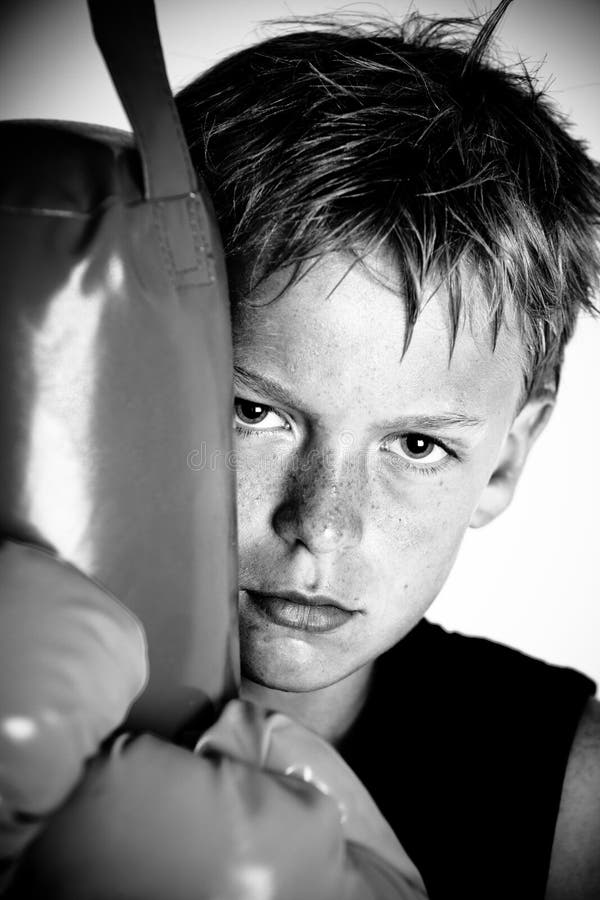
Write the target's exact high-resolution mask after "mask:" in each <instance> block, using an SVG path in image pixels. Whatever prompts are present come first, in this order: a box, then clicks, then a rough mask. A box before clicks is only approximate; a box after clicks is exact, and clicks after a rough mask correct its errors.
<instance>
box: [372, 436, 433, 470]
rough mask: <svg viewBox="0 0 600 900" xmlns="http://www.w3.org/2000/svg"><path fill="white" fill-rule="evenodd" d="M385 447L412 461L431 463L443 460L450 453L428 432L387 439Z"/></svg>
mask: <svg viewBox="0 0 600 900" xmlns="http://www.w3.org/2000/svg"><path fill="white" fill-rule="evenodd" d="M384 449H385V450H389V451H390V452H391V453H395V454H397V455H398V456H401V457H402V458H403V459H406V460H408V461H409V462H412V463H419V462H426V463H428V464H429V465H431V464H435V463H439V462H442V460H443V459H445V458H446V457H447V456H449V453H448V451H447V450H445V449H444V448H443V447H442V446H441V445H440V444H439V443H438V442H437V441H434V440H433V438H430V437H428V436H427V435H426V434H417V433H410V434H402V435H398V436H397V437H394V438H388V439H387V440H386V441H385V444H384Z"/></svg>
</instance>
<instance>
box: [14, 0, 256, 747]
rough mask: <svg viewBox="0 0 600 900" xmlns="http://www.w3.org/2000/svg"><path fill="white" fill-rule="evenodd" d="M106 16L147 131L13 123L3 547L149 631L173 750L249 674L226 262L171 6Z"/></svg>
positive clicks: (156, 721)
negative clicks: (182, 86) (186, 105)
mask: <svg viewBox="0 0 600 900" xmlns="http://www.w3.org/2000/svg"><path fill="white" fill-rule="evenodd" d="M89 5H90V10H91V13H92V20H93V25H94V29H95V33H96V38H97V41H98V43H99V45H100V48H101V50H102V52H103V54H104V57H105V59H106V62H107V64H108V67H109V69H110V71H111V74H112V77H113V81H114V83H115V86H116V88H117V91H118V92H119V95H120V97H121V100H122V102H123V105H124V107H125V109H126V112H127V114H128V117H129V119H130V122H131V125H132V128H133V137H131V136H130V135H128V134H126V133H122V132H118V131H114V130H111V129H105V128H99V127H95V126H89V125H81V124H66V123H58V122H57V123H52V122H27V121H23V122H10V123H1V124H0V272H1V273H2V274H1V287H0V291H1V302H0V377H1V380H2V385H3V389H2V395H1V400H0V470H1V471H2V478H1V479H0V534H1V536H2V540H3V541H7V540H13V541H14V540H16V541H20V542H24V543H27V544H33V545H36V546H41V547H43V548H45V549H46V550H48V551H50V552H51V553H53V554H56V556H57V557H59V558H60V559H61V560H62V561H65V562H67V563H69V564H71V565H73V566H75V567H76V568H77V569H78V570H80V572H81V573H83V574H84V575H85V576H87V577H88V578H91V579H93V580H94V581H95V582H97V583H98V584H99V585H100V586H102V587H104V588H105V589H107V590H108V591H109V592H110V593H112V594H113V595H114V596H115V597H116V598H117V599H118V600H119V601H121V603H122V604H124V605H125V606H126V607H128V608H129V609H130V610H131V611H132V612H133V613H134V614H135V615H136V616H137V617H138V618H139V619H140V620H141V622H142V624H143V626H144V629H145V632H146V638H147V643H148V653H149V663H150V678H149V683H148V685H147V688H146V690H145V691H144V692H143V694H142V696H141V697H140V699H139V700H138V701H137V702H136V703H135V705H134V707H133V709H132V711H131V713H130V719H129V721H128V723H127V724H128V726H129V727H131V728H133V729H135V730H141V729H143V730H148V731H153V732H155V733H157V734H160V735H162V736H164V737H168V738H173V737H175V736H176V735H177V734H178V732H179V731H180V730H181V729H182V727H183V726H184V725H186V723H189V722H190V720H195V721H196V722H202V721H204V722H210V721H212V719H214V717H215V715H216V714H217V713H218V712H219V710H220V709H221V706H222V704H223V703H224V701H225V700H226V699H227V698H229V697H231V696H233V695H234V694H235V693H236V687H237V681H238V669H239V663H238V649H237V620H236V610H237V581H236V548H235V519H234V506H233V501H234V482H233V478H234V473H233V471H232V466H231V453H230V441H231V401H232V387H231V338H230V320H229V308H228V297H227V290H226V278H225V268H224V262H223V256H222V251H221V246H220V242H219V236H218V233H217V229H216V226H215V222H214V217H213V213H212V209H211V204H210V200H209V198H208V196H207V195H206V192H205V189H204V187H203V185H202V184H201V183H200V184H199V183H198V179H197V177H196V175H195V174H194V172H193V169H192V166H191V162H190V160H189V156H188V153H187V148H186V146H185V143H184V140H183V135H182V132H181V128H180V125H179V120H178V118H177V113H176V110H175V106H174V103H173V100H172V97H171V93H170V90H169V87H168V82H167V79H166V74H165V70H164V63H163V59H162V55H161V52H160V43H159V40H158V30H157V26H156V19H155V17H154V10H153V7H152V4H151V3H149V2H140V0H128V2H127V3H123V2H122V0H116V2H113V0H90V4H89ZM0 602H1V585H0Z"/></svg>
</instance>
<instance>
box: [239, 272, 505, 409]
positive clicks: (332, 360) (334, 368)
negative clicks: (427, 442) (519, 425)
mask: <svg viewBox="0 0 600 900" xmlns="http://www.w3.org/2000/svg"><path fill="white" fill-rule="evenodd" d="M365 262H366V264H362V263H358V264H353V260H352V259H351V258H349V257H347V256H345V255H342V254H330V255H326V256H323V257H321V258H320V259H319V261H318V262H317V263H316V264H313V265H312V266H311V267H309V268H308V269H306V270H305V271H304V273H303V274H302V275H301V277H300V278H299V279H297V280H295V281H294V282H292V283H291V284H290V283H289V282H290V272H288V271H281V272H277V273H275V274H274V275H272V276H271V277H270V278H269V279H267V280H266V281H264V282H263V283H262V284H261V285H260V286H259V287H258V288H257V289H256V290H255V291H253V292H252V293H250V294H248V295H247V296H243V278H244V273H243V271H240V272H238V273H237V277H236V275H235V274H234V278H233V298H234V310H235V314H234V345H235V354H236V360H237V362H238V364H240V365H243V367H244V368H246V369H248V368H249V369H250V370H251V371H255V372H256V373H257V374H261V375H263V376H267V377H270V378H274V379H276V380H281V379H283V380H285V381H286V383H291V384H293V383H296V384H301V385H302V386H303V388H304V390H305V391H306V392H307V393H310V395H311V396H312V397H313V398H314V400H315V402H318V400H319V398H320V397H323V398H329V400H331V397H330V394H331V388H332V386H333V385H335V386H336V390H337V391H338V393H339V394H340V395H341V396H340V402H342V401H343V402H345V401H347V400H348V397H349V396H352V398H353V402H354V403H355V404H360V403H361V402H362V403H365V404H370V405H371V406H373V405H374V404H376V406H377V409H378V410H380V411H382V412H383V411H384V410H385V409H386V401H389V404H388V405H393V406H394V408H395V409H396V410H398V406H399V404H401V406H402V410H403V411H404V412H407V413H410V412H413V411H419V412H420V411H422V407H423V406H431V405H432V404H435V405H436V408H437V410H438V411H439V412H444V411H452V412H456V411H460V410H461V409H464V411H465V412H467V414H472V413H473V412H474V410H476V411H477V412H479V413H480V414H481V415H489V414H491V413H494V412H497V411H498V408H499V407H501V408H502V410H506V409H507V408H508V406H510V408H511V409H512V410H513V412H514V411H516V406H517V403H518V398H519V395H520V391H521V387H522V366H523V361H522V348H521V342H520V340H519V338H518V336H517V332H516V330H513V329H512V328H511V327H510V326H508V325H506V326H503V327H502V329H501V331H500V334H499V336H498V340H497V342H496V346H495V347H493V344H492V340H491V332H490V328H489V326H488V325H487V323H486V322H485V321H483V319H484V317H478V316H474V317H472V319H469V321H468V322H467V321H466V320H465V322H463V323H462V324H461V325H460V326H459V329H458V332H457V334H456V339H455V341H454V342H453V341H452V332H451V328H450V322H449V317H448V297H447V292H446V290H445V288H444V286H443V285H441V286H440V287H439V289H438V290H437V291H436V292H435V293H434V294H433V296H432V297H430V299H429V300H428V301H427V302H426V303H425V304H424V306H423V308H422V310H421V312H420V314H419V317H418V319H417V322H416V325H415V327H414V331H413V333H412V336H411V340H410V343H409V345H408V348H407V350H406V352H405V353H404V352H403V351H404V345H405V336H406V311H405V306H404V303H403V301H402V297H401V294H400V287H399V284H398V278H397V274H396V273H395V270H394V267H393V266H392V265H391V263H390V262H389V261H388V260H387V259H386V257H384V256H382V255H379V256H376V255H372V256H371V257H368V258H367V259H366V261H365ZM473 290H476V288H475V287H473ZM470 300H471V302H473V303H476V302H477V297H473V298H470ZM478 320H482V321H480V322H479V324H478ZM412 407H414V410H413V409H412Z"/></svg>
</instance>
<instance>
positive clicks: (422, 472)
mask: <svg viewBox="0 0 600 900" xmlns="http://www.w3.org/2000/svg"><path fill="white" fill-rule="evenodd" d="M242 402H246V403H252V402H254V401H251V400H246V399H245V398H243V397H235V398H234V407H235V406H236V405H237V404H238V403H242ZM256 406H262V407H263V409H265V410H268V411H269V412H273V413H275V414H276V415H279V416H281V417H282V418H283V416H282V414H281V413H279V412H277V410H276V409H275V408H274V407H272V406H269V404H267V403H258V402H256ZM235 429H236V431H237V433H238V434H239V435H240V437H242V438H254V437H256V435H257V434H260V433H261V432H260V430H259V429H256V428H248V427H246V426H244V425H242V424H240V423H239V422H236V423H235ZM273 430H274V429H267V430H266V431H264V432H262V433H263V434H265V433H266V434H268V433H269V432H270V431H273ZM286 430H291V426H290V425H289V423H286ZM408 434H413V435H418V436H419V437H423V438H426V439H427V440H428V441H431V442H432V443H433V444H435V446H436V447H440V448H441V449H442V450H443V451H444V452H445V453H446V456H445V457H444V459H442V460H440V461H439V462H437V463H435V464H433V465H421V466H420V465H417V464H415V463H411V461H410V460H409V459H406V458H405V457H403V456H400V455H399V454H394V453H393V451H391V450H389V451H386V452H388V453H389V454H390V456H391V457H392V458H395V459H398V460H400V461H401V464H402V468H403V470H404V471H409V472H413V473H415V474H416V475H419V476H424V477H433V476H435V475H438V474H439V473H440V472H441V471H442V470H443V469H445V468H446V466H447V465H448V463H449V461H450V460H452V459H454V460H457V459H458V458H459V456H458V454H457V453H456V452H455V451H454V450H452V449H451V448H450V447H448V446H447V445H446V444H445V443H443V442H442V441H440V440H439V439H438V438H434V437H432V436H431V435H428V434H421V432H400V433H398V434H391V435H388V436H387V437H386V438H385V439H384V441H383V444H391V443H393V442H394V441H397V440H401V439H402V438H405V437H407V435H408ZM382 449H384V450H385V449H386V448H385V447H383V448H382Z"/></svg>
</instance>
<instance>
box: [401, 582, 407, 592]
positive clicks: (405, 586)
mask: <svg viewBox="0 0 600 900" xmlns="http://www.w3.org/2000/svg"><path fill="white" fill-rule="evenodd" d="M402 590H403V591H407V590H408V582H407V583H406V584H404V585H403V586H402Z"/></svg>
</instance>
